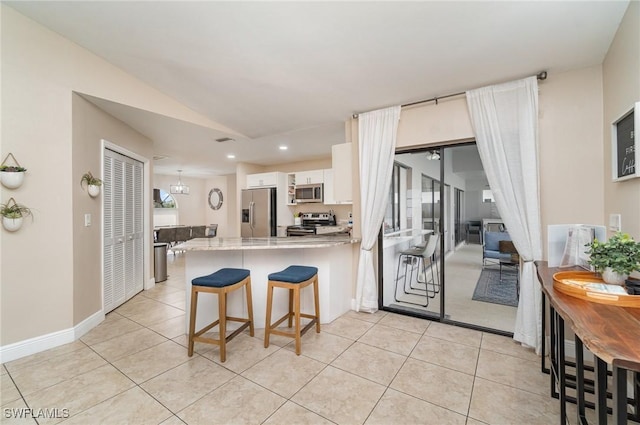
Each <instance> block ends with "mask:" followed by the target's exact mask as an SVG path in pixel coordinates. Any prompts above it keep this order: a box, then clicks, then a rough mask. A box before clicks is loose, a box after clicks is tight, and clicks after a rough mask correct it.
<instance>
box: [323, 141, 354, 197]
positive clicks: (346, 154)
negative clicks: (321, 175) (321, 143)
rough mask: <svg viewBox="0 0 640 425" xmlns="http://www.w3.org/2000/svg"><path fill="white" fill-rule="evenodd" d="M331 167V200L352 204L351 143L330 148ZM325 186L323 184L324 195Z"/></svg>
mask: <svg viewBox="0 0 640 425" xmlns="http://www.w3.org/2000/svg"><path fill="white" fill-rule="evenodd" d="M331 166H332V169H333V199H334V200H335V203H339V204H349V203H351V202H353V190H352V184H351V179H352V177H351V172H352V170H351V168H352V167H351V143H342V144H340V145H333V146H331ZM326 186H327V185H326V184H325V193H326V190H327V189H326ZM325 197H326V195H325Z"/></svg>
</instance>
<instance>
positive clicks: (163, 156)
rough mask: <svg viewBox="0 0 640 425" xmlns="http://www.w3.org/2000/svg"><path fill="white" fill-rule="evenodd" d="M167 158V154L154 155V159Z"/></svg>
mask: <svg viewBox="0 0 640 425" xmlns="http://www.w3.org/2000/svg"><path fill="white" fill-rule="evenodd" d="M167 158H169V157H168V156H166V155H154V156H153V160H154V161H160V160H161V159H167Z"/></svg>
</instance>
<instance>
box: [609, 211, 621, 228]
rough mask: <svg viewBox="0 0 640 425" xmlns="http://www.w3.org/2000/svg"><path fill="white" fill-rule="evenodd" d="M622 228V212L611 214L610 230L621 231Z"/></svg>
mask: <svg viewBox="0 0 640 425" xmlns="http://www.w3.org/2000/svg"><path fill="white" fill-rule="evenodd" d="M621 229H622V216H621V215H620V214H609V230H611V231H612V232H619V231H620V230H621Z"/></svg>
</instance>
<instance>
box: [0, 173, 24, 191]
mask: <svg viewBox="0 0 640 425" xmlns="http://www.w3.org/2000/svg"><path fill="white" fill-rule="evenodd" d="M0 179H1V180H2V185H3V186H4V187H6V188H9V189H17V188H19V187H20V186H22V182H23V181H24V171H1V172H0Z"/></svg>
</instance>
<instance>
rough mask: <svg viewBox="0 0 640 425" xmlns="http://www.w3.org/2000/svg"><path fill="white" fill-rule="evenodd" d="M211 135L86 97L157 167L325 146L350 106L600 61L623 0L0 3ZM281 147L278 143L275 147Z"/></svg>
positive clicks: (314, 153) (211, 169) (289, 155)
mask: <svg viewBox="0 0 640 425" xmlns="http://www.w3.org/2000/svg"><path fill="white" fill-rule="evenodd" d="M4 3H5V4H8V5H10V6H11V7H13V8H15V9H16V10H18V11H19V12H20V13H23V14H25V15H27V16H29V17H31V18H32V19H34V20H36V21H38V22H40V23H41V24H42V25H44V26H46V27H48V28H51V29H52V30H54V31H56V32H58V33H60V34H62V35H63V36H65V37H67V38H69V39H71V40H73V41H74V42H76V43H78V44H79V45H81V46H83V47H85V48H87V49H89V50H91V51H93V52H95V53H96V54H98V55H99V56H102V57H103V58H105V59H106V60H107V61H109V62H111V63H113V64H115V65H117V66H119V67H121V68H122V69H124V70H125V71H127V72H129V73H130V74H132V75H135V76H136V77H138V78H139V79H141V80H143V81H146V82H147V83H148V84H150V85H152V86H155V87H157V88H158V89H159V90H161V91H163V92H164V93H166V94H168V95H170V96H172V97H173V98H175V99H177V100H178V101H180V102H182V103H183V104H185V105H186V106H188V107H190V108H191V109H193V110H194V111H197V112H199V113H201V114H202V115H205V116H206V117H208V118H209V119H211V120H213V121H215V122H218V123H220V124H222V125H224V126H226V127H228V128H231V129H233V130H235V131H237V132H238V133H240V134H243V135H245V136H246V137H237V136H234V138H235V139H236V140H235V141H234V142H228V143H227V144H219V143H217V142H214V141H212V139H215V138H217V137H221V135H220V134H213V133H212V132H211V131H208V130H206V129H202V128H197V127H195V126H192V125H188V124H186V123H183V122H179V121H177V120H171V119H168V118H166V117H160V116H157V115H154V114H151V113H149V112H146V111H139V110H134V108H130V107H127V106H126V105H119V104H114V103H112V102H108V101H105V100H101V99H95V98H93V99H90V100H91V101H93V102H94V103H96V104H97V105H98V106H99V107H101V108H102V109H105V110H106V111H107V112H109V113H110V114H112V115H114V116H116V117H118V118H119V119H121V120H123V121H125V122H127V123H129V124H130V125H132V126H133V127H134V128H136V129H137V130H138V131H140V132H142V133H143V134H145V135H147V136H148V137H150V138H152V139H153V140H154V146H155V151H156V154H157V155H163V156H168V158H166V159H163V160H160V161H157V162H156V164H155V168H156V172H160V173H166V174H177V172H176V170H177V169H179V168H180V169H183V170H184V172H183V175H200V176H205V175H219V174H226V173H233V172H234V170H235V163H234V162H233V161H230V160H228V159H226V154H227V153H230V151H233V152H234V153H235V154H236V159H235V161H243V162H251V163H257V164H265V165H266V164H274V163H281V162H287V161H297V160H305V159H311V158H315V157H319V156H327V155H329V152H330V146H331V145H333V144H336V143H341V142H344V140H345V139H344V121H345V120H346V119H348V118H349V116H351V114H353V113H357V112H363V111H369V110H374V109H378V108H381V107H385V106H389V105H394V104H403V103H409V102H412V101H416V100H421V99H426V98H431V97H434V96H442V95H446V94H449V93H455V92H459V91H464V90H466V89H471V88H476V87H481V86H484V85H488V84H492V83H498V82H503V81H508V80H512V79H516V78H522V77H525V76H529V75H533V74H535V73H537V72H539V71H542V70H546V71H548V73H549V78H553V75H554V74H556V73H559V72H563V71H567V70H571V69H577V68H581V67H586V66H592V65H596V64H600V63H602V61H603V59H604V56H605V54H606V52H607V50H608V48H609V45H610V43H611V41H612V39H613V36H614V35H615V32H616V30H617V28H618V25H619V23H620V21H621V19H622V16H623V15H624V12H625V10H626V8H627V6H628V1H611V0H609V1H602V2H598V1H499V2H485V1H472V2H460V1H441V2H436V1H427V2H396V1H393V2H392V1H389V2H366V1H356V2H342V1H330V2H268V1H267V2H238V1H234V2H213V1H199V2H185V1H169V2H154V1H139V2H115V1H105V2H93V1H87V2H78V1H69V2H65V1H55V2H54V1H46V2H35V1H21V2H15V1H5V2H4ZM279 144H287V145H288V146H289V150H288V151H286V152H282V151H279V150H278V149H277V147H278V145H279Z"/></svg>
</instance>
